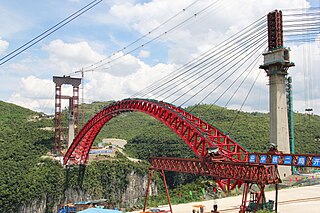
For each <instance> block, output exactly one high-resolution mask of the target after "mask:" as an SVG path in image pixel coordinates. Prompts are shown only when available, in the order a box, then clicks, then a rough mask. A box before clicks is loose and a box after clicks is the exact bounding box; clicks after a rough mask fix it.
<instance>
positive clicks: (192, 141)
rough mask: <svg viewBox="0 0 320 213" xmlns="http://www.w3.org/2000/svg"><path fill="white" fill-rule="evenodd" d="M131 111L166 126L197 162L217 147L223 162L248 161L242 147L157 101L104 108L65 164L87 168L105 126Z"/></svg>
mask: <svg viewBox="0 0 320 213" xmlns="http://www.w3.org/2000/svg"><path fill="white" fill-rule="evenodd" d="M131 111H138V112H143V113H146V114H148V115H150V116H152V117H154V118H156V119H158V120H159V121H161V122H162V123H164V124H165V125H167V126H168V127H169V128H170V129H171V130H173V131H174V132H175V133H176V134H177V135H179V137H180V138H181V139H182V140H183V141H184V142H185V143H186V144H187V145H188V146H189V148H190V149H191V150H192V151H193V152H194V153H195V155H196V156H197V157H198V158H200V159H204V158H206V157H207V156H208V148H211V147H213V148H215V147H219V153H220V156H222V157H223V160H226V161H234V162H241V161H247V156H248V153H247V151H246V150H245V149H244V148H243V147H241V146H240V145H239V144H237V143H236V142H235V141H234V140H232V139H231V138H230V137H229V136H228V135H225V134H224V133H223V132H221V131H220V130H218V129H217V128H215V127H213V126H211V125H210V124H208V123H206V122H205V121H203V120H202V119H200V118H198V117H196V116H194V115H192V114H191V113H188V112H187V111H185V110H183V109H182V108H179V107H176V106H174V105H171V104H169V103H165V102H162V101H156V100H149V99H124V100H121V101H118V102H115V103H112V104H110V105H107V106H106V107H105V108H104V109H102V110H101V111H100V112H98V113H97V114H96V115H95V116H93V117H92V118H91V119H90V120H89V121H88V122H87V123H86V124H85V126H84V127H83V128H82V129H81V131H80V132H79V133H78V135H77V136H76V138H75V139H74V141H73V143H72V144H71V146H70V147H69V149H68V150H67V152H66V154H65V156H64V159H63V161H64V164H86V163H87V158H88V153H89V150H90V149H91V146H92V144H93V141H94V139H95V138H96V136H97V135H98V133H99V132H100V130H101V128H102V127H103V126H104V124H106V123H107V122H108V121H109V120H111V119H112V118H113V117H115V116H117V115H119V114H121V113H125V112H131Z"/></svg>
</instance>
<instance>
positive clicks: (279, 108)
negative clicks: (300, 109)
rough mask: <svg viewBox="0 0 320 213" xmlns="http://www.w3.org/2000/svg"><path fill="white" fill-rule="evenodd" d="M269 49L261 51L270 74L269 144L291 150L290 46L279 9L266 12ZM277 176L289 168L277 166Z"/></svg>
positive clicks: (267, 71) (284, 150)
mask: <svg viewBox="0 0 320 213" xmlns="http://www.w3.org/2000/svg"><path fill="white" fill-rule="evenodd" d="M268 46H269V50H268V52H266V53H264V54H263V55H264V64H263V65H261V66H260V68H262V69H264V70H265V71H266V73H267V76H268V77H269V109H270V143H273V144H276V145H277V146H278V150H279V151H282V152H283V153H290V144H289V128H288V114H287V98H286V75H287V74H288V68H289V67H291V66H294V64H293V63H292V62H290V56H289V48H285V47H284V46H283V30H282V12H281V11H277V10H275V11H273V12H270V13H269V14H268ZM279 172H280V177H281V178H284V177H286V176H288V175H291V168H290V167H285V166H279Z"/></svg>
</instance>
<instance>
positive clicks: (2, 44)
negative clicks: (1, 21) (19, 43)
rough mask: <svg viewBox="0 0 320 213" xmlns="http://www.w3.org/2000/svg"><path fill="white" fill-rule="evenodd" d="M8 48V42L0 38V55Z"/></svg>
mask: <svg viewBox="0 0 320 213" xmlns="http://www.w3.org/2000/svg"><path fill="white" fill-rule="evenodd" d="M8 47H9V42H7V41H6V40H3V39H1V37H0V55H2V54H3V53H4V52H5V51H6V50H7V49H8Z"/></svg>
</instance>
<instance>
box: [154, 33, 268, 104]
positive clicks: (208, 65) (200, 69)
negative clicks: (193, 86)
mask: <svg viewBox="0 0 320 213" xmlns="http://www.w3.org/2000/svg"><path fill="white" fill-rule="evenodd" d="M256 32H257V33H258V35H259V32H260V35H261V34H263V33H261V31H256ZM254 36H255V34H252V35H251V36H249V37H247V40H242V37H240V38H239V41H242V42H241V43H240V44H233V42H230V43H229V44H228V46H226V48H228V47H231V48H232V49H223V50H221V51H219V52H217V53H215V54H214V55H211V56H210V57H209V58H208V59H206V60H205V61H201V62H199V63H198V64H197V65H196V67H194V68H196V69H195V70H192V75H190V76H188V79H186V78H184V77H183V78H182V80H181V81H180V83H177V84H171V88H170V87H167V88H168V89H167V90H166V91H165V92H163V93H161V94H160V95H158V96H157V97H156V99H157V98H159V97H161V96H163V95H164V94H165V93H167V92H169V91H171V90H172V89H174V88H175V87H176V86H180V85H181V84H189V83H191V82H195V80H194V79H195V78H196V80H198V79H200V78H201V77H204V78H205V75H206V74H208V73H209V72H210V71H211V70H213V69H211V70H209V71H207V72H205V73H203V74H201V75H200V76H198V74H200V73H202V72H203V71H205V70H207V69H208V68H211V67H212V66H213V65H215V64H216V63H218V62H220V60H223V59H224V60H225V58H226V57H227V56H229V57H228V58H227V59H230V60H231V56H232V55H230V54H231V53H236V51H237V50H239V47H240V46H243V45H245V44H248V43H249V42H251V41H252V40H253V38H254ZM252 37H253V38H252ZM209 59H213V60H210V61H209V62H208V63H204V62H207V60H209ZM223 63H224V62H221V63H220V64H223ZM216 67H218V66H216ZM216 67H214V68H216ZM187 71H188V72H189V71H191V70H187ZM179 77H180V76H179ZM173 80H176V79H173ZM188 80H190V82H188ZM166 98H168V97H166ZM166 98H165V99H166Z"/></svg>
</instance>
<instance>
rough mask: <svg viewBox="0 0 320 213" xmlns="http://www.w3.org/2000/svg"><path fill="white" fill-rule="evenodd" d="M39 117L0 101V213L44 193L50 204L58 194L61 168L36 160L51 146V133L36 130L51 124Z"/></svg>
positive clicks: (61, 181)
mask: <svg viewBox="0 0 320 213" xmlns="http://www.w3.org/2000/svg"><path fill="white" fill-rule="evenodd" d="M40 117H41V114H39V113H35V112H32V111H31V110H28V109H24V108H22V107H19V106H16V105H13V104H8V103H4V102H2V101H0V170H1V172H0V212H16V209H17V207H18V206H19V205H20V204H21V203H24V202H26V201H28V200H31V199H37V198H40V197H41V196H42V194H44V193H48V194H50V197H49V199H50V200H54V199H56V198H57V197H58V196H60V195H61V194H62V190H63V188H59V186H60V185H62V184H63V170H62V169H61V168H62V166H61V165H60V164H59V163H58V162H54V161H51V160H46V159H41V158H40V156H41V155H43V154H45V153H46V152H48V151H49V150H50V149H51V146H52V140H51V139H52V132H51V131H44V130H41V129H40V128H41V127H46V126H47V125H48V124H50V125H52V124H51V123H52V120H48V119H46V118H45V119H41V120H40ZM49 205H50V203H49ZM51 205H53V203H51Z"/></svg>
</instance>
